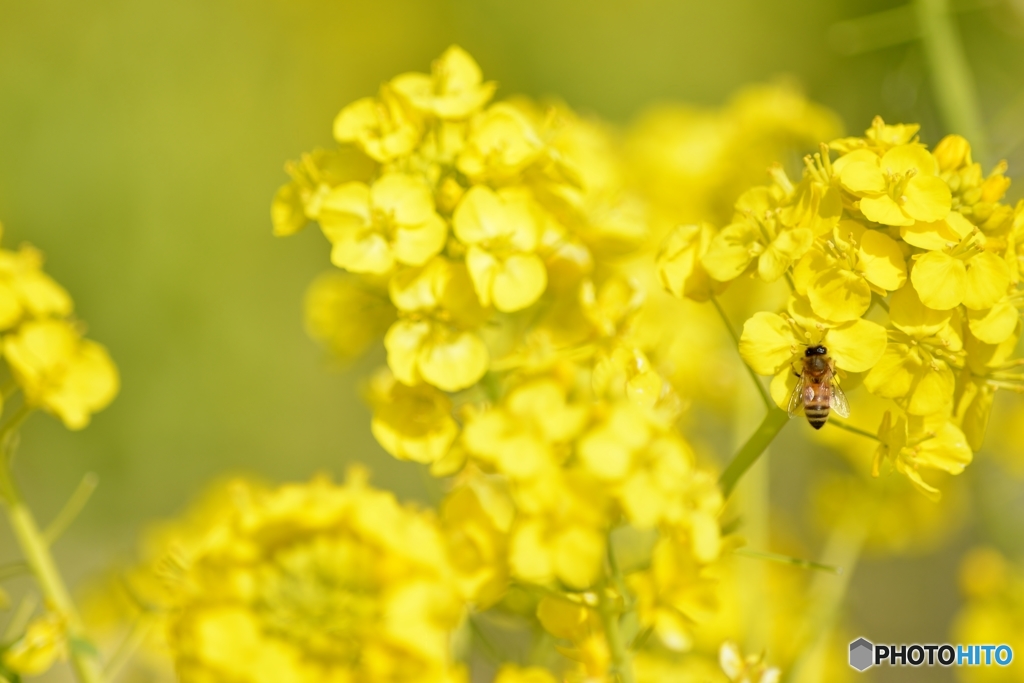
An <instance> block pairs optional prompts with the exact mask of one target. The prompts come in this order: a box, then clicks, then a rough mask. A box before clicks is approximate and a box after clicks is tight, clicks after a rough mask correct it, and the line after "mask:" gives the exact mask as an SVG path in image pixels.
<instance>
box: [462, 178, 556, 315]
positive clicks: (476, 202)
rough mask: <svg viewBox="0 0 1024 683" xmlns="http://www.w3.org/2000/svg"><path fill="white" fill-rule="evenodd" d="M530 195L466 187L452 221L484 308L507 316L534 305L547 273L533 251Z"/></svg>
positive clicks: (535, 233)
mask: <svg viewBox="0 0 1024 683" xmlns="http://www.w3.org/2000/svg"><path fill="white" fill-rule="evenodd" d="M537 210H539V209H538V208H536V207H533V206H531V202H530V199H529V195H528V194H525V193H523V192H518V191H515V190H512V189H506V190H500V191H499V192H497V193H495V192H494V191H492V190H490V189H489V188H487V187H485V186H483V185H478V186H476V187H473V188H472V189H470V190H469V191H468V192H467V193H466V194H465V196H464V197H463V198H462V201H461V202H460V203H459V205H458V207H457V208H456V209H455V215H454V216H453V218H452V227H453V228H454V231H455V236H456V237H458V238H459V240H460V241H462V243H463V244H465V245H466V246H467V247H468V251H467V252H466V266H467V268H468V269H469V274H470V276H471V277H472V278H473V286H474V288H475V289H476V293H477V296H479V297H480V303H481V305H483V306H490V305H491V304H492V302H493V304H494V307H495V308H496V309H498V310H499V311H503V312H512V311H518V310H520V309H523V308H526V307H527V306H529V305H530V304H532V303H534V302H535V301H537V299H538V298H539V297H540V295H541V294H542V293H543V292H544V289H545V288H546V287H547V283H548V279H547V270H545V268H544V262H543V261H542V260H541V259H540V257H539V256H538V255H537V254H536V253H535V252H536V250H537V247H538V243H539V240H540V230H539V226H538V224H537V219H536V218H535V217H534V212H535V211H537Z"/></svg>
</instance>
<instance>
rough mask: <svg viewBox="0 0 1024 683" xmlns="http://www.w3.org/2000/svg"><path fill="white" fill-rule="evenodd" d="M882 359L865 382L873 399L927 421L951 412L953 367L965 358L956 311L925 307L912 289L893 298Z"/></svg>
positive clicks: (908, 288)
mask: <svg viewBox="0 0 1024 683" xmlns="http://www.w3.org/2000/svg"><path fill="white" fill-rule="evenodd" d="M889 320H890V322H891V324H892V326H893V328H894V329H892V330H890V332H889V343H888V344H887V345H886V347H885V353H884V354H883V355H882V357H881V359H879V361H878V363H877V365H875V366H874V367H873V368H872V369H871V372H869V373H868V374H867V376H866V377H865V378H864V386H865V387H866V388H867V389H868V391H870V392H871V393H873V394H875V395H876V396H882V397H884V398H893V399H900V402H901V403H902V404H903V405H904V407H905V409H906V410H907V412H908V413H910V414H911V415H930V414H933V413H938V412H940V411H943V410H946V409H948V408H949V406H950V404H951V402H952V400H953V387H954V380H955V376H954V372H953V368H954V367H959V366H960V365H961V362H962V361H961V360H960V357H961V356H962V355H963V337H962V331H961V328H962V322H961V315H960V311H959V309H954V310H953V311H936V310H933V309H930V308H928V307H926V306H925V305H924V304H923V303H921V300H920V299H919V298H918V296H917V292H916V291H915V290H914V288H912V287H904V288H903V289H901V290H899V291H898V292H895V293H894V294H893V296H892V299H891V301H890V306H889Z"/></svg>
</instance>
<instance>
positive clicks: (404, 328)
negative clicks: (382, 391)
mask: <svg viewBox="0 0 1024 683" xmlns="http://www.w3.org/2000/svg"><path fill="white" fill-rule="evenodd" d="M429 333H430V323H427V322H422V321H421V322H413V321H411V320H399V321H397V322H396V323H395V324H394V325H392V326H391V329H389V330H388V331H387V334H385V335H384V348H385V349H387V352H388V367H389V368H391V372H393V373H394V375H395V378H396V379H397V380H398V381H399V382H402V383H403V384H408V385H410V386H411V385H414V384H419V382H420V373H419V352H420V346H421V345H422V344H423V340H424V339H426V337H427V335H428V334H429Z"/></svg>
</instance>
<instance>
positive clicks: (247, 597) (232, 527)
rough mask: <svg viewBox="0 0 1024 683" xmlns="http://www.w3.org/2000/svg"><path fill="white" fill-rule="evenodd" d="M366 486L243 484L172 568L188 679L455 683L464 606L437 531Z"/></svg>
mask: <svg viewBox="0 0 1024 683" xmlns="http://www.w3.org/2000/svg"><path fill="white" fill-rule="evenodd" d="M364 479H365V475H361V474H359V473H356V474H355V475H352V476H350V478H349V480H348V482H347V483H346V484H345V485H344V486H338V485H335V484H333V483H331V482H329V481H327V480H326V479H315V480H313V481H311V482H310V483H308V484H292V485H287V486H282V487H280V488H277V489H274V490H264V489H260V488H256V487H253V486H252V485H249V484H245V483H242V482H236V483H235V485H234V486H233V488H232V489H231V496H232V498H231V500H232V502H231V504H230V505H228V506H226V507H224V508H223V509H222V511H221V512H220V513H219V514H216V515H208V516H207V517H206V518H205V520H203V521H204V522H205V534H203V535H202V536H201V537H200V539H199V542H198V543H195V544H193V545H191V546H190V547H184V548H180V549H179V551H178V554H177V555H176V556H174V557H171V558H168V562H170V564H171V566H176V567H177V570H176V571H175V572H174V573H172V574H167V575H166V576H167V581H168V591H169V593H170V596H171V610H170V611H169V612H168V616H167V620H168V633H169V634H170V642H171V647H172V651H173V653H174V658H175V664H176V667H177V670H178V674H179V676H180V677H181V678H182V680H187V681H214V680H219V681H225V680H230V681H238V682H239V683H247V682H253V683H256V682H260V683H262V682H267V683H270V682H271V681H284V680H287V681H296V682H300V683H301V682H303V681H310V682H312V681H324V680H375V681H390V682H399V681H409V682H410V683H411V682H412V681H438V682H439V683H440V682H446V683H447V682H448V681H452V680H453V679H455V680H458V671H459V670H458V668H457V667H456V665H455V664H454V662H453V659H452V654H451V651H450V642H449V641H450V638H451V634H452V631H453V630H454V629H455V627H456V626H457V625H458V623H459V620H460V619H461V617H462V611H463V603H462V600H461V598H460V597H459V594H458V590H457V586H456V582H455V578H454V573H453V570H452V567H451V564H450V562H449V561H448V558H447V554H446V550H445V544H444V540H443V538H442V535H441V533H440V531H439V529H438V526H437V523H436V521H435V520H434V518H433V517H431V516H428V515H426V514H424V513H420V512H416V511H415V510H412V509H408V508H403V507H401V506H399V505H398V503H396V502H395V499H394V497H393V496H392V495H391V494H389V493H385V492H382V491H376V490H374V489H372V488H370V487H369V486H368V485H367V484H366V483H365V481H364Z"/></svg>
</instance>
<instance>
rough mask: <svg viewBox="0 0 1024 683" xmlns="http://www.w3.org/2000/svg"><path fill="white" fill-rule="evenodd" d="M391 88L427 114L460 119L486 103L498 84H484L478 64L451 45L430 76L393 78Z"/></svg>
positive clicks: (433, 67)
mask: <svg viewBox="0 0 1024 683" xmlns="http://www.w3.org/2000/svg"><path fill="white" fill-rule="evenodd" d="M391 87H393V88H394V89H395V91H396V92H398V93H400V94H401V95H402V96H403V97H404V98H405V99H406V100H408V101H409V103H410V104H412V106H413V107H415V108H416V109H418V110H419V111H421V112H423V113H424V114H432V115H434V116H437V117H439V118H442V119H460V118H464V117H466V116H468V115H470V114H472V113H473V112H474V111H476V110H477V109H479V108H480V107H482V106H484V105H485V104H487V101H488V100H490V99H491V97H492V96H493V95H494V91H495V89H496V88H497V85H496V84H495V83H484V82H483V74H482V73H481V72H480V67H479V66H477V63H476V61H474V59H473V58H472V57H471V56H469V53H467V52H466V51H465V50H463V49H462V48H460V47H459V46H458V45H452V46H451V47H449V48H448V49H447V50H445V51H444V54H442V55H441V56H440V57H439V58H438V59H436V60H435V61H434V64H433V66H432V68H431V74H430V75H429V76H428V75H427V74H420V73H406V74H402V75H400V76H396V77H395V78H394V79H392V81H391Z"/></svg>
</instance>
